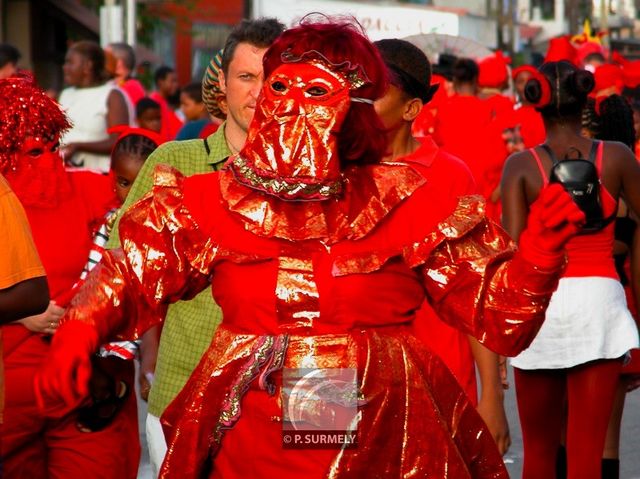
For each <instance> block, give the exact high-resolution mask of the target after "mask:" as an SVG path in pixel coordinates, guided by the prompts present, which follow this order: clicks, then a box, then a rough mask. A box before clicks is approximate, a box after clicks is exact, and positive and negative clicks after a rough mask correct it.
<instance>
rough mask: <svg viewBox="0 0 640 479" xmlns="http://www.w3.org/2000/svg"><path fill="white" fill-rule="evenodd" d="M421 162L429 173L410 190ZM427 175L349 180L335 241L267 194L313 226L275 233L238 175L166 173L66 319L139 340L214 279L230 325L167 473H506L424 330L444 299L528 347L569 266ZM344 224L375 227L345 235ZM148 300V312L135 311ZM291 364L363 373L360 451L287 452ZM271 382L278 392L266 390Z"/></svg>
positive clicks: (174, 409)
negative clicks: (535, 259) (420, 332)
mask: <svg viewBox="0 0 640 479" xmlns="http://www.w3.org/2000/svg"><path fill="white" fill-rule="evenodd" d="M436 151H437V150H436ZM434 165H435V163H434ZM407 169H410V170H412V171H413V172H414V173H415V174H418V175H420V176H421V177H422V182H418V183H416V184H414V185H413V186H412V187H411V188H410V189H409V191H407V190H406V189H405V188H404V185H405V182H406V180H407V178H411V175H410V174H409V173H408V170H407ZM426 169H427V167H426V166H425V165H424V164H419V163H398V164H392V165H387V164H383V165H375V166H371V167H362V168H360V170H359V172H357V173H353V175H352V176H347V178H349V181H348V182H349V183H351V185H350V186H351V187H350V188H348V189H346V190H345V196H342V197H337V198H334V199H332V200H330V202H334V203H335V205H334V206H333V207H332V208H330V209H327V210H325V211H324V220H326V223H325V225H326V228H327V229H326V230H325V233H324V234H323V236H320V237H318V236H316V235H317V234H318V232H319V231H321V230H319V229H317V228H316V226H317V225H316V223H315V222H312V223H311V226H305V225H306V224H307V222H306V221H304V220H302V219H300V218H299V219H297V220H295V219H294V218H293V217H294V216H295V215H296V214H297V215H299V216H300V217H301V218H306V217H308V216H309V214H310V212H311V211H315V209H314V208H315V206H316V205H314V204H313V202H286V203H287V204H290V205H291V206H290V207H287V208H285V207H284V206H276V205H275V203H273V202H274V201H278V200H277V199H275V200H274V198H273V197H270V196H268V195H263V196H262V203H263V206H264V209H265V210H266V209H273V208H276V207H277V208H281V209H280V213H281V216H279V217H278V218H280V219H281V218H282V215H285V216H286V215H288V216H286V221H287V222H289V224H297V225H301V226H300V229H299V230H298V231H296V232H295V233H292V232H290V231H287V230H276V231H277V234H273V233H272V234H270V235H267V234H266V232H267V231H271V232H273V231H274V230H273V229H272V228H270V227H269V226H268V225H266V224H265V225H263V229H262V230H260V228H259V225H257V223H259V220H258V219H257V218H256V217H250V215H248V214H249V212H250V211H253V210H252V209H251V208H253V207H254V206H255V205H256V204H257V202H258V200H259V198H260V196H259V195H260V194H259V195H258V196H255V195H253V194H249V192H245V191H241V190H242V189H243V188H245V187H243V186H242V185H236V186H234V187H230V181H232V178H233V176H229V171H222V172H218V173H212V174H205V175H197V176H193V177H189V178H183V177H182V176H181V175H179V174H178V173H177V172H175V171H173V170H171V169H168V168H166V167H165V168H162V167H160V169H159V170H157V178H156V186H155V187H154V194H153V195H152V196H149V197H147V198H145V199H143V200H142V201H141V202H140V203H138V205H137V206H136V207H134V208H132V209H131V210H129V212H128V213H127V214H126V215H125V216H124V217H123V219H122V222H121V224H120V228H121V233H122V234H123V237H125V238H126V241H125V242H124V245H125V251H124V254H123V253H122V252H118V251H115V252H107V253H106V254H105V258H104V261H103V263H102V264H101V265H100V266H98V267H97V268H96V270H95V273H93V274H92V275H90V277H89V279H88V280H87V282H86V283H85V285H84V286H83V288H82V290H81V292H80V294H79V295H78V296H76V298H75V299H74V301H73V302H72V308H71V310H70V312H69V313H68V315H67V317H66V320H68V321H74V320H78V321H85V322H88V323H90V324H93V326H94V327H95V328H96V331H97V332H99V334H100V335H101V340H106V339H107V338H108V337H109V335H110V334H112V333H113V332H114V331H118V332H120V333H121V334H135V333H136V330H138V332H139V331H140V330H142V329H144V328H146V327H148V326H150V325H152V324H153V323H154V322H155V321H158V320H159V319H160V318H161V314H159V315H157V316H156V315H155V313H154V314H149V312H150V311H151V312H153V311H154V310H155V311H158V312H161V311H160V310H161V308H162V305H164V304H165V303H166V302H168V301H175V300H176V299H179V298H185V297H190V296H192V295H194V294H196V293H197V292H199V291H201V290H202V289H203V288H204V287H206V285H207V284H208V281H209V280H210V281H211V284H212V291H213V294H214V297H215V299H216V301H217V303H218V304H219V305H220V307H221V308H222V310H223V312H224V320H223V324H222V325H221V327H220V328H219V329H218V330H217V332H216V336H215V338H214V340H213V341H212V343H211V346H210V348H209V350H208V351H207V352H206V353H205V355H204V356H203V358H202V360H201V362H200V364H199V366H198V368H197V369H196V371H195V372H194V374H193V376H192V377H191V379H190V381H189V383H188V384H187V386H186V387H185V388H184V389H183V390H182V392H181V393H180V394H179V396H178V397H177V398H176V400H175V401H174V402H173V403H172V404H171V405H170V406H169V408H168V409H167V411H166V413H165V414H164V415H163V423H164V425H165V428H166V433H167V438H168V442H169V444H170V446H169V450H168V452H167V456H166V459H165V463H164V465H163V469H162V472H161V477H163V478H173V477H176V478H181V479H183V478H194V479H195V478H200V477H206V476H207V475H209V476H211V477H216V474H218V475H220V476H221V477H225V478H228V477H231V478H233V477H246V475H243V474H250V475H252V476H253V477H256V478H259V477H273V476H274V473H277V476H278V477H301V476H303V477H310V478H314V477H317V478H321V477H322V478H332V479H345V478H360V477H376V476H377V477H384V478H405V477H411V476H420V477H429V476H432V477H438V478H456V479H457V478H465V477H467V478H471V477H474V478H504V477H507V475H506V474H507V473H506V470H505V469H504V465H503V463H502V460H501V458H500V455H499V454H498V452H497V449H496V447H495V444H494V442H493V439H492V438H491V436H490V434H489V432H488V431H487V429H486V427H485V426H484V425H483V423H482V421H481V419H480V417H479V416H478V414H477V412H476V411H475V409H474V408H473V406H472V405H471V404H470V402H469V401H468V399H467V397H466V395H465V394H464V393H463V392H462V391H461V389H460V386H459V385H458V384H457V382H456V381H455V379H454V378H453V376H452V375H451V373H450V372H449V371H448V370H447V368H446V367H445V366H444V365H443V364H442V362H441V361H440V360H439V359H438V358H437V357H436V356H435V355H433V354H432V353H431V352H429V351H428V350H427V349H426V348H425V347H424V345H422V344H421V343H420V342H419V341H418V340H417V339H416V338H415V337H414V336H413V335H412V333H411V330H410V324H411V322H412V321H414V320H415V311H416V310H417V309H418V308H419V307H420V305H421V304H422V302H423V301H424V300H425V298H428V300H429V301H430V303H431V304H432V305H433V307H434V309H435V310H436V311H437V312H438V314H439V315H440V316H441V318H442V319H443V320H446V321H447V322H448V323H449V324H451V325H453V326H454V327H456V328H459V329H461V330H462V331H463V333H465V334H473V335H474V336H475V337H477V338H478V339H479V340H480V341H481V342H483V343H484V344H486V345H487V346H488V347H490V348H492V349H494V350H496V351H497V352H500V353H503V354H506V355H511V354H515V353H516V352H519V351H521V350H522V349H524V348H525V347H526V346H527V345H528V344H529V343H530V341H531V340H532V339H533V337H534V336H535V334H536V332H537V330H538V328H539V327H540V325H541V323H542V321H543V318H544V310H545V308H546V305H547V304H548V300H549V298H550V296H551V294H552V292H553V291H554V290H555V287H556V285H557V277H558V272H556V271H554V272H544V271H540V270H538V269H537V268H535V267H534V266H532V265H530V264H528V263H526V262H525V261H524V260H523V259H522V258H521V257H520V256H519V255H517V254H516V255H514V245H513V243H512V242H511V241H510V240H509V238H508V237H507V235H506V234H505V233H504V231H502V230H501V229H500V228H499V227H497V226H496V225H495V224H492V223H491V222H488V221H486V219H485V218H484V215H483V209H482V202H481V200H480V199H479V198H478V197H469V196H464V197H461V198H456V197H454V196H452V195H446V194H445V191H446V188H447V187H446V185H447V184H449V182H448V181H447V182H443V184H441V183H440V182H438V181H437V179H438V178H437V176H436V175H434V176H432V177H429V175H428V173H427V171H426ZM448 174H449V173H448ZM230 178H231V179H230ZM465 178H466V180H465ZM462 180H465V181H470V180H469V178H468V175H466V176H463V177H462ZM383 185H386V186H384V187H383ZM351 188H352V189H351ZM381 191H384V192H385V194H380V192H381ZM396 191H398V192H402V193H403V195H405V196H402V197H401V198H397V197H395V196H394V195H393V194H392V193H393V192H396ZM254 192H255V190H254ZM225 195H226V196H225ZM359 195H360V196H361V197H360V196H359ZM247 198H249V199H250V202H249V205H250V206H251V208H249V210H248V211H244V210H243V209H242V208H241V206H242V201H243V200H245V199H247ZM322 203H327V202H322ZM342 203H344V204H345V205H349V206H350V208H346V207H345V205H343V204H342ZM229 204H234V205H235V206H236V207H237V208H238V209H237V210H235V211H230V210H229V209H227V205H229ZM345 211H347V213H345ZM332 212H333V213H334V214H336V215H337V216H333V217H332V216H331V213H332ZM336 218H339V219H340V221H337V222H336V221H331V220H335V219H336ZM273 219H274V218H273V217H269V218H266V219H265V220H264V221H265V222H267V223H268V222H270V221H272V220H273ZM345 219H349V220H350V221H354V222H355V223H356V224H358V225H359V227H358V228H355V229H349V228H344V224H343V223H342V221H343V220H345ZM250 226H251V228H250ZM280 231H282V234H295V235H297V237H300V236H301V235H303V234H304V232H305V231H306V234H307V238H308V239H306V240H305V239H299V240H296V241H291V240H289V239H286V238H283V237H282V236H280V235H279V234H280ZM89 291H91V292H92V294H89ZM285 291H288V292H289V294H288V295H285V294H283V293H284V292H285ZM143 298H146V300H147V301H148V303H149V305H148V306H147V305H144V304H142V305H141V306H140V307H136V304H137V303H138V304H140V303H142V301H141V300H142V299H143ZM132 314H133V315H136V314H137V315H138V317H139V320H140V321H139V323H138V327H137V328H136V327H135V326H134V325H132V324H131V321H130V319H131V315H132ZM283 367H285V368H295V367H311V368H314V367H319V368H355V369H356V370H357V372H358V380H359V381H358V383H359V386H360V394H361V397H362V405H361V407H359V412H360V413H361V419H360V423H359V424H358V434H359V444H358V448H356V449H345V450H334V451H333V454H331V453H327V452H326V451H322V452H319V453H315V452H313V451H309V450H292V451H289V452H286V453H285V452H283V448H282V445H281V443H280V441H277V440H276V438H277V437H278V434H279V433H280V431H281V428H282V426H281V424H280V421H279V418H281V417H282V416H281V414H280V415H276V417H273V415H272V411H274V409H273V408H274V402H273V401H274V400H275V401H276V402H275V406H276V407H277V405H278V403H277V401H278V399H277V398H278V397H279V389H278V385H279V376H280V372H279V371H280V369H282V368H283ZM269 383H271V384H273V387H274V388H275V399H269V398H267V396H266V393H265V391H264V389H263V388H265V387H266V385H267V384H269ZM359 396H360V395H359ZM247 409H250V411H248V412H247ZM276 411H278V409H276ZM245 412H246V414H245ZM227 438H230V439H229V442H226V439H227ZM239 444H247V445H253V447H255V448H256V449H259V451H260V452H259V453H258V452H256V454H255V456H254V455H253V454H247V449H246V447H242V448H240V447H238V445H239ZM310 464H313V465H310ZM211 466H213V469H211ZM372 471H373V472H372ZM372 474H373V476H372Z"/></svg>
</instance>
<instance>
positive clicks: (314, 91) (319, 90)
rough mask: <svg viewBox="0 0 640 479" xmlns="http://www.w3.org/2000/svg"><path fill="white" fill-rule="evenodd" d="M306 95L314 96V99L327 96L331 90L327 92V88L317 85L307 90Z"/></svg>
mask: <svg viewBox="0 0 640 479" xmlns="http://www.w3.org/2000/svg"><path fill="white" fill-rule="evenodd" d="M305 93H306V94H307V95H308V96H312V97H320V96H324V95H326V94H327V93H329V90H327V89H326V88H324V87H321V86H317V85H316V86H312V87H310V88H307V89H306V90H305Z"/></svg>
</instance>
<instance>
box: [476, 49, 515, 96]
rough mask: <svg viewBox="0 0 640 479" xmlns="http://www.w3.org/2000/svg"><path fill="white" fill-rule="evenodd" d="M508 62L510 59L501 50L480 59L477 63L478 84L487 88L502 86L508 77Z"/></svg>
mask: <svg viewBox="0 0 640 479" xmlns="http://www.w3.org/2000/svg"><path fill="white" fill-rule="evenodd" d="M509 63H511V59H510V58H509V57H505V56H504V55H502V52H501V51H497V52H496V53H495V54H494V55H490V56H488V57H485V58H483V59H482V60H480V62H479V63H478V67H479V69H480V74H479V75H478V85H480V86H481V87H487V88H500V87H502V86H503V85H504V84H505V83H506V82H507V79H508V78H509V70H508V68H507V65H508V64H509Z"/></svg>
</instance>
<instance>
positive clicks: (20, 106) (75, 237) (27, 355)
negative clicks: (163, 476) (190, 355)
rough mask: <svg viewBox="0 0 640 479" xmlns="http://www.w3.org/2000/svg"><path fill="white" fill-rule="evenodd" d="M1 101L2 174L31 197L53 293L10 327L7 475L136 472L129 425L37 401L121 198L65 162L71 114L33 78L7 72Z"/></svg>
mask: <svg viewBox="0 0 640 479" xmlns="http://www.w3.org/2000/svg"><path fill="white" fill-rule="evenodd" d="M0 103H1V104H2V106H1V108H0V156H1V157H2V159H3V160H4V161H0V165H3V169H2V171H1V173H2V174H4V175H5V176H6V179H7V181H8V182H9V184H10V185H11V187H12V189H13V190H14V191H15V194H16V195H17V197H18V198H19V199H20V201H21V202H22V204H23V205H24V209H25V212H26V215H27V218H28V220H29V224H30V226H31V229H32V231H33V239H34V242H35V245H36V247H37V249H38V253H39V255H40V258H41V260H42V264H43V266H44V269H45V271H46V274H47V281H48V285H49V291H50V293H51V298H52V299H51V302H50V303H49V305H48V308H47V310H46V311H45V312H44V313H42V314H39V315H35V316H29V317H24V318H22V319H20V320H18V321H17V322H14V323H12V324H9V325H6V326H4V327H3V332H2V341H3V348H4V365H5V384H6V403H5V422H4V425H3V438H2V462H3V473H4V477H6V478H19V477H20V478H21V477H34V478H35V477H48V478H52V479H54V478H66V479H69V478H78V479H79V478H85V477H96V478H105V479H106V478H113V477H127V478H131V477H135V471H136V469H137V459H136V463H135V464H127V463H126V457H127V455H126V454H124V453H123V449H122V448H119V447H116V446H114V444H118V438H119V437H120V436H119V435H120V434H121V433H122V431H123V428H124V426H123V425H122V424H113V425H112V427H110V428H107V429H105V430H103V431H101V432H98V433H88V434H87V433H83V432H81V431H80V430H79V429H78V427H77V420H76V415H75V412H73V411H71V412H69V410H66V411H67V413H66V414H64V415H63V416H62V417H61V418H59V419H56V420H50V419H48V418H47V417H45V415H44V414H42V413H41V412H40V411H39V410H38V408H37V405H36V401H35V393H34V389H33V380H32V377H33V375H34V374H35V371H36V370H37V369H38V368H39V367H40V366H41V365H42V362H43V361H45V360H46V358H47V354H48V352H49V349H50V343H51V337H52V335H55V333H56V331H57V328H58V326H59V322H60V318H61V317H62V316H63V314H64V312H65V308H64V306H65V302H66V299H64V298H65V297H66V296H67V294H68V291H69V290H70V289H71V287H72V286H73V284H74V283H75V282H76V281H77V280H78V278H79V277H80V273H81V272H82V268H83V266H84V263H85V261H86V259H87V255H88V253H89V249H90V248H91V245H92V234H93V228H94V225H95V226H98V225H99V223H100V222H101V221H102V218H103V216H104V214H105V212H106V211H107V210H108V209H109V207H110V206H111V204H112V203H113V201H114V200H115V196H114V192H113V186H112V183H111V179H110V178H109V177H108V176H103V175H100V174H96V173H93V172H89V171H67V170H66V169H65V167H64V162H63V160H62V157H61V156H60V153H59V151H58V142H59V138H60V135H61V134H62V133H63V132H64V131H65V130H66V129H67V128H68V127H69V122H68V120H67V118H66V116H65V115H64V113H63V112H62V110H61V109H60V107H59V106H58V104H57V103H56V102H55V101H54V100H52V99H51V98H49V97H48V96H47V95H46V94H45V92H44V91H42V90H40V89H39V88H38V87H36V86H35V85H34V84H33V82H32V81H31V79H29V78H12V79H7V80H2V81H0ZM134 408H135V403H134ZM133 427H137V424H134V425H133ZM134 437H135V436H134ZM126 447H127V450H135V447H133V446H132V445H127V446H126ZM127 465H128V466H129V467H134V469H133V474H131V472H130V471H128V470H127V469H126V466H127Z"/></svg>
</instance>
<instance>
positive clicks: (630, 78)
mask: <svg viewBox="0 0 640 479" xmlns="http://www.w3.org/2000/svg"><path fill="white" fill-rule="evenodd" d="M622 81H623V83H624V86H626V87H629V88H635V87H637V86H638V85H640V61H633V62H628V63H627V64H626V65H624V66H623V67H622Z"/></svg>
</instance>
